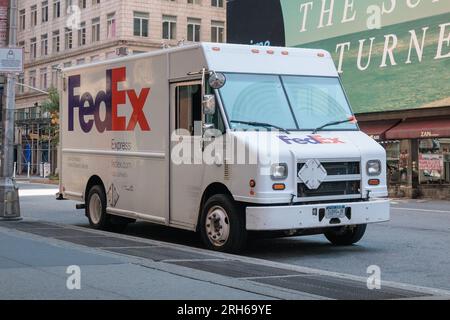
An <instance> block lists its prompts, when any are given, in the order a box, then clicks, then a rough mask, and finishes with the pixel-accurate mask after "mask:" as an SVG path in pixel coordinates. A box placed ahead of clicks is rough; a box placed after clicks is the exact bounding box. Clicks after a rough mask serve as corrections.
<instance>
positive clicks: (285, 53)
mask: <svg viewBox="0 0 450 320" xmlns="http://www.w3.org/2000/svg"><path fill="white" fill-rule="evenodd" d="M281 54H282V55H283V56H288V55H289V51H281Z"/></svg>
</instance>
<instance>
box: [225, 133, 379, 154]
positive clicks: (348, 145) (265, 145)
mask: <svg viewBox="0 0 450 320" xmlns="http://www.w3.org/2000/svg"><path fill="white" fill-rule="evenodd" d="M233 135H234V136H235V139H236V140H237V141H239V143H245V144H246V145H247V146H248V148H249V150H251V151H253V152H257V153H258V154H261V153H263V154H266V155H270V156H271V157H272V158H273V156H274V155H276V154H277V153H278V154H279V158H280V159H283V158H284V159H285V158H286V157H289V158H292V157H295V158H296V160H301V159H348V158H351V159H356V158H358V159H361V160H364V159H368V158H374V159H380V160H383V159H384V158H385V150H384V148H383V147H382V146H380V145H379V144H378V143H377V142H376V141H375V140H373V139H372V138H370V137H369V136H367V135H366V134H364V133H363V132H361V131H323V132H318V133H317V134H312V133H311V132H310V131H309V132H290V133H289V134H288V133H284V132H261V131H260V132H254V131H253V132H250V131H247V132H233Z"/></svg>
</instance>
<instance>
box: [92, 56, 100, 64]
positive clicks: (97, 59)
mask: <svg viewBox="0 0 450 320" xmlns="http://www.w3.org/2000/svg"><path fill="white" fill-rule="evenodd" d="M96 61H100V56H99V55H95V56H91V62H96Z"/></svg>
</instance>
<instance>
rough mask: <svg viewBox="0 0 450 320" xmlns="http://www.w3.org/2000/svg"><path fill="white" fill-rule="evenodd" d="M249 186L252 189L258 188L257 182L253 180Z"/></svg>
mask: <svg viewBox="0 0 450 320" xmlns="http://www.w3.org/2000/svg"><path fill="white" fill-rule="evenodd" d="M248 184H249V186H250V188H254V187H256V181H255V180H253V179H251V180H250V181H249V183H248Z"/></svg>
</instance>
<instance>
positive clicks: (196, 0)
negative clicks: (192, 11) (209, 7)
mask: <svg viewBox="0 0 450 320" xmlns="http://www.w3.org/2000/svg"><path fill="white" fill-rule="evenodd" d="M187 3H189V4H201V0H187Z"/></svg>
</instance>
